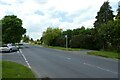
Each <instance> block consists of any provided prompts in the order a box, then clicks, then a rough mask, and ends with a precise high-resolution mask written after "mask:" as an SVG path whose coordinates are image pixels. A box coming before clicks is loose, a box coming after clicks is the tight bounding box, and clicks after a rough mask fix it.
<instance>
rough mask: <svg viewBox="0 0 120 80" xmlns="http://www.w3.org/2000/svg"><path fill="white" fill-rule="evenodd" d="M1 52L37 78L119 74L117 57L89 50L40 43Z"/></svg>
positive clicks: (102, 76)
mask: <svg viewBox="0 0 120 80" xmlns="http://www.w3.org/2000/svg"><path fill="white" fill-rule="evenodd" d="M25 46H27V47H25V48H23V49H20V51H17V52H12V53H2V54H1V55H2V60H9V61H14V62H17V63H20V64H23V65H25V66H27V67H29V68H30V69H32V71H33V72H34V73H35V74H36V76H37V77H38V78H43V77H49V78H118V74H119V73H118V61H117V60H113V59H109V58H107V59H106V58H102V57H98V56H91V55H87V54H86V52H87V51H88V50H82V51H73V52H71V51H60V50H54V49H49V48H43V47H40V46H33V45H28V44H27V45H25Z"/></svg>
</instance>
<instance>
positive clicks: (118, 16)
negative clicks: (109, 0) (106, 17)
mask: <svg viewBox="0 0 120 80" xmlns="http://www.w3.org/2000/svg"><path fill="white" fill-rule="evenodd" d="M116 19H120V1H119V2H118V9H117V15H116Z"/></svg>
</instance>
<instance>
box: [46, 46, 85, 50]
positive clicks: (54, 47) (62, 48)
mask: <svg viewBox="0 0 120 80" xmlns="http://www.w3.org/2000/svg"><path fill="white" fill-rule="evenodd" d="M44 47H46V48H52V49H57V50H64V51H80V50H83V49H80V48H65V47H58V46H44Z"/></svg>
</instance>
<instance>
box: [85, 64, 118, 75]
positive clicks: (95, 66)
mask: <svg viewBox="0 0 120 80" xmlns="http://www.w3.org/2000/svg"><path fill="white" fill-rule="evenodd" d="M83 64H85V65H87V66H91V67H96V68H98V69H101V70H104V71H107V72H111V73H114V74H119V73H118V72H114V71H111V70H109V69H104V68H101V67H99V66H96V65H92V64H88V63H85V62H84V63H83Z"/></svg>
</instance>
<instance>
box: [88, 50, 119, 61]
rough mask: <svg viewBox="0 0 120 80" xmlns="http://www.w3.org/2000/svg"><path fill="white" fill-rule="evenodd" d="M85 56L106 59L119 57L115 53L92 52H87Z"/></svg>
mask: <svg viewBox="0 0 120 80" xmlns="http://www.w3.org/2000/svg"><path fill="white" fill-rule="evenodd" d="M87 54H90V55H96V56H101V57H106V58H113V59H120V55H119V54H120V53H117V52H109V51H93V52H87Z"/></svg>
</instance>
